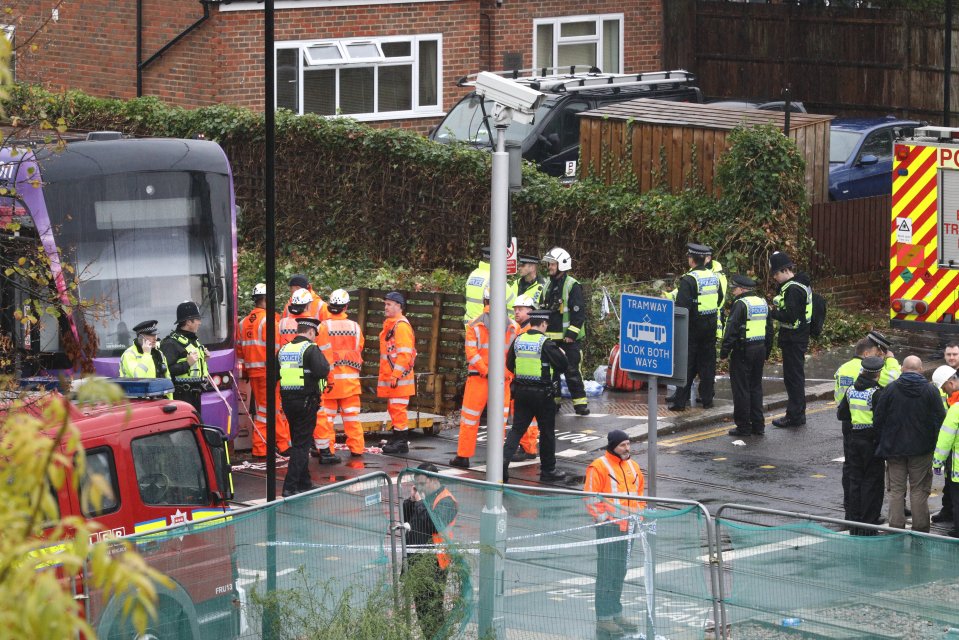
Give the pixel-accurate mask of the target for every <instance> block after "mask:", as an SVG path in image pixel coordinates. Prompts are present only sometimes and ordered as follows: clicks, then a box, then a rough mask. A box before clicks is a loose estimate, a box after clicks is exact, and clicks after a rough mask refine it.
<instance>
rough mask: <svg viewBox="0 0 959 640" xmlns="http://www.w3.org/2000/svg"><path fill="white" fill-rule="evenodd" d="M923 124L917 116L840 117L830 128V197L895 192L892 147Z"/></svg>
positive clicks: (876, 194) (847, 197)
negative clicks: (916, 119)
mask: <svg viewBox="0 0 959 640" xmlns="http://www.w3.org/2000/svg"><path fill="white" fill-rule="evenodd" d="M920 125H922V123H921V122H917V121H915V120H899V119H896V118H895V117H893V116H888V117H885V118H837V119H836V120H833V121H832V124H831V126H830V128H829V199H830V200H852V199H853V198H868V197H870V196H881V195H888V194H890V193H892V147H893V141H894V140H895V139H896V138H897V137H900V136H901V135H910V134H911V133H912V130H913V129H915V128H916V127H918V126H920Z"/></svg>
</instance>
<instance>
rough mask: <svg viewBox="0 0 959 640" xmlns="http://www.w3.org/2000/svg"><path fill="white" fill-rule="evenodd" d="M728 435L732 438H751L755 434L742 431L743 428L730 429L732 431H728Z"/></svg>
mask: <svg viewBox="0 0 959 640" xmlns="http://www.w3.org/2000/svg"><path fill="white" fill-rule="evenodd" d="M728 433H729V435H731V436H736V437H744V436H751V435H753V432H752V431H747V430H745V429H741V428H739V427H736V428H735V429H730V430H729V431H728Z"/></svg>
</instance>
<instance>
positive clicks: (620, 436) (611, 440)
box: [606, 429, 629, 453]
mask: <svg viewBox="0 0 959 640" xmlns="http://www.w3.org/2000/svg"><path fill="white" fill-rule="evenodd" d="M624 440H629V436H628V435H626V432H625V431H620V430H619V429H613V430H612V431H610V432H609V433H607V434H606V450H607V451H609V452H610V453H612V452H613V449H615V448H616V447H618V446H619V443H621V442H622V441H624Z"/></svg>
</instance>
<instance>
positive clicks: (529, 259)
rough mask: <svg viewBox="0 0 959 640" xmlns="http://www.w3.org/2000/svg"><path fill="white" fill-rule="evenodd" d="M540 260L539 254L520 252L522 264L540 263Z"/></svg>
mask: <svg viewBox="0 0 959 640" xmlns="http://www.w3.org/2000/svg"><path fill="white" fill-rule="evenodd" d="M539 262H540V260H539V258H538V257H537V256H530V255H526V254H525V253H521V254H519V263H520V264H539Z"/></svg>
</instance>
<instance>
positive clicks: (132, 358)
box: [120, 320, 170, 379]
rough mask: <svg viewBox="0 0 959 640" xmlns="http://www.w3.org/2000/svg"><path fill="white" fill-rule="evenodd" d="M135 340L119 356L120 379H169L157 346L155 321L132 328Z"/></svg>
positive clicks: (164, 362) (147, 321)
mask: <svg viewBox="0 0 959 640" xmlns="http://www.w3.org/2000/svg"><path fill="white" fill-rule="evenodd" d="M133 332H134V333H135V334H136V336H137V337H136V339H135V340H134V342H133V344H132V345H131V346H130V347H129V348H127V350H126V351H124V352H123V355H122V356H120V377H121V378H167V379H169V378H170V371H169V368H168V367H167V363H166V358H165V357H163V352H162V351H160V350H159V349H157V348H156V346H157V333H158V330H157V321H156V320H144V321H143V322H141V323H140V324H138V325H136V326H135V327H133Z"/></svg>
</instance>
